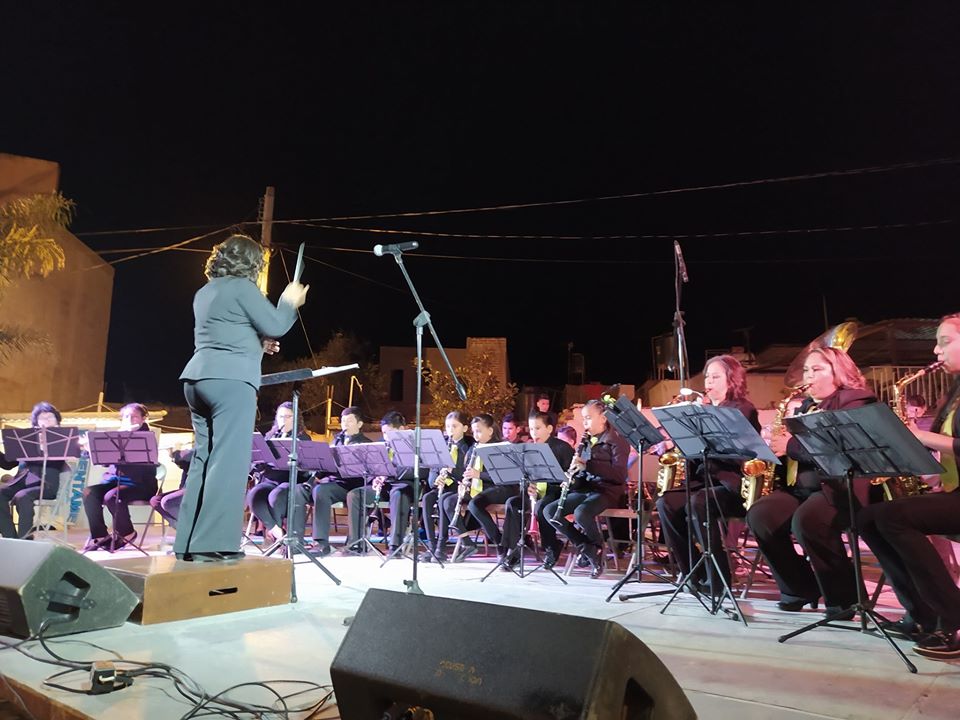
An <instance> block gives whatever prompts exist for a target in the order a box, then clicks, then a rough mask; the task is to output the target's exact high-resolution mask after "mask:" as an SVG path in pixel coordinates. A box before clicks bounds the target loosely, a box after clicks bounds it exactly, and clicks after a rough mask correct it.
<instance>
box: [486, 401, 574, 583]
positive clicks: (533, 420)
mask: <svg viewBox="0 0 960 720" xmlns="http://www.w3.org/2000/svg"><path fill="white" fill-rule="evenodd" d="M527 427H529V428H530V439H531V441H532V442H535V443H546V444H547V445H549V446H550V449H551V450H552V451H553V454H554V456H555V457H556V458H557V462H558V463H559V465H560V468H561V469H562V470H564V471H566V470H567V468H569V467H570V463H571V462H572V461H573V448H572V447H570V445H568V444H567V443H565V442H564V441H563V440H559V439H557V438H555V437H554V436H553V416H552V415H551V414H550V413H549V412H542V411H537V412H534V413H533V414H532V415H531V416H530V419H529V420H528V421H527ZM530 480H531V482H530V483H529V485H528V486H527V493H528V495H529V498H528V499H527V500H525V501H524V502H526V503H527V508H526V514H525V515H524V516H523V517H522V518H521V517H520V505H521V503H520V495H514V496H513V497H511V498H507V502H506V507H505V510H504V513H503V533H502V538H501V540H500V547H501V554H502V555H504V556H505V558H506V561H505V563H504V565H503V566H502V568H503V569H504V570H509V569H510V568H513V567H516V565H517V563H518V562H520V553H519V552H518V551H517V543H518V541H519V540H520V534H521V533H523V532H525V531H526V528H527V527H528V525H529V523H530V512H531V508H534V507H536V504H537V502H540V503H541V506H542V505H543V504H544V501H545V502H546V503H547V504H549V503H550V502H552V501H553V500H556V499H557V498H558V497H559V496H560V485H559V483H545V482H538V478H530ZM547 498H549V499H547ZM537 519H538V523H539V522H542V524H538V527H539V528H540V532H541V536H542V534H543V532H544V530H543V528H544V526H548V527H549V528H550V530H548V531H547V533H548V534H549V535H551V536H552V537H553V538H554V540H553V543H551V547H552V549H553V551H554V564H556V550H555V544H556V535H555V533H553V532H551V531H552V530H553V526H552V525H550V523H548V522H546V521H543V520H542V518H539V517H538V518H537ZM544 547H546V545H545V546H544ZM551 567H552V566H551Z"/></svg>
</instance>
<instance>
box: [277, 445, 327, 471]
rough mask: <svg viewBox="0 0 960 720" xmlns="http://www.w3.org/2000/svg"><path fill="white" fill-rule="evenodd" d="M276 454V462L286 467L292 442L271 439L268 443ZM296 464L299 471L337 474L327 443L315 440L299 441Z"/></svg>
mask: <svg viewBox="0 0 960 720" xmlns="http://www.w3.org/2000/svg"><path fill="white" fill-rule="evenodd" d="M268 442H269V443H270V445H271V446H272V447H273V449H274V450H275V451H276V453H277V462H278V463H279V464H280V465H284V466H286V465H287V463H289V462H290V446H291V444H292V442H293V441H292V440H287V439H272V440H269V441H268ZM297 464H298V465H299V467H300V469H301V470H307V471H309V472H317V471H320V472H324V473H328V474H329V473H335V472H337V461H336V459H335V458H334V457H333V450H332V449H331V448H330V444H329V443H325V442H318V441H316V440H300V441H299V442H298V443H297Z"/></svg>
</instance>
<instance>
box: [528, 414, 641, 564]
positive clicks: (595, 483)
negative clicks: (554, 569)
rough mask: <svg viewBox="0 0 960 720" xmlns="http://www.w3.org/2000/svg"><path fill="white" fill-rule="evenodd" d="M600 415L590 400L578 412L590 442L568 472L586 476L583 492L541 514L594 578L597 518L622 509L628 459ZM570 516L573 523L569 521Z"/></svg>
mask: <svg viewBox="0 0 960 720" xmlns="http://www.w3.org/2000/svg"><path fill="white" fill-rule="evenodd" d="M603 411H604V405H603V403H602V402H600V401H599V400H590V401H589V402H588V403H587V404H586V405H584V406H583V407H582V408H581V409H580V414H581V415H582V417H583V429H584V432H586V433H588V434H589V435H590V440H589V443H588V444H587V446H586V448H585V450H584V451H583V453H582V454H580V455H578V456H575V457H574V458H573V463H572V464H571V468H573V469H575V470H577V471H584V472H585V480H584V488H583V489H581V490H571V491H569V492H568V493H567V496H566V498H564V503H563V506H562V507H559V505H560V500H559V499H558V500H555V501H553V502H551V503H550V504H548V505H547V506H546V507H545V508H544V510H543V512H544V515H545V516H546V517H547V519H548V521H549V522H550V524H552V525H553V526H554V527H555V528H557V530H559V531H560V532H561V533H563V535H565V536H566V537H567V539H568V540H570V542H572V543H573V544H574V545H575V546H576V548H577V551H578V552H579V553H580V554H582V555H583V556H584V557H586V558H587V560H588V561H589V563H590V566H591V567H592V572H591V573H590V575H591V577H593V578H598V577H600V575H601V574H602V573H603V536H602V535H601V534H600V528H599V527H597V515H599V514H600V513H602V512H603V511H604V510H606V509H607V508H612V507H622V506H624V504H625V502H626V492H627V460H628V459H629V457H630V444H629V443H628V442H627V441H626V440H625V439H624V438H623V437H622V436H621V435H620V433H618V432H617V431H616V430H614V429H613V428H612V427H610V426H609V425H608V423H607V418H606V416H604V414H603ZM558 507H559V510H558ZM571 514H572V515H573V518H574V519H573V522H570V520H569V519H568V517H569V516H570V515H571Z"/></svg>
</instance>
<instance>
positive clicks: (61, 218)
mask: <svg viewBox="0 0 960 720" xmlns="http://www.w3.org/2000/svg"><path fill="white" fill-rule="evenodd" d="M73 208H74V203H73V201H72V200H68V199H67V198H65V197H64V196H63V195H61V194H60V193H59V192H55V193H49V194H46V193H44V194H37V195H31V196H29V197H24V198H18V199H16V200H11V201H10V202H8V203H6V204H5V205H0V302H2V301H3V296H4V295H5V294H6V291H7V290H8V289H9V288H10V286H11V285H12V284H13V283H15V282H17V281H18V280H22V279H26V278H34V277H46V276H47V275H49V274H50V273H52V272H54V271H56V270H62V269H63V267H64V264H65V256H64V253H63V248H62V247H61V246H60V243H58V242H57V240H56V235H57V233H58V232H62V231H63V230H65V229H66V227H67V225H68V224H69V222H70V219H71V218H72V216H73ZM49 347H50V338H48V337H47V336H46V335H44V334H43V333H40V332H37V331H35V330H31V329H29V328H21V327H17V326H16V325H12V324H10V323H3V322H0V363H3V362H6V361H7V360H9V359H10V358H11V357H12V356H13V355H15V354H17V353H21V352H25V351H27V350H42V349H47V348H49Z"/></svg>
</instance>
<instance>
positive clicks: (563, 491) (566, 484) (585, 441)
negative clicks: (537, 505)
mask: <svg viewBox="0 0 960 720" xmlns="http://www.w3.org/2000/svg"><path fill="white" fill-rule="evenodd" d="M588 447H590V435H588V434H587V433H584V434H583V438H581V440H580V444H579V445H578V446H577V452H576V453H574V460H576V458H578V457H580V456H581V455H583V453H584V452H586V450H587V448H588ZM574 460H571V461H570V467H569V468H568V469H567V472H566V473H564V474H565V475H566V477H567V479H566V480H564V481H563V482H562V483H561V484H560V499H559V500H558V501H557V510H556V512H554V513H553V517H552V518H550V522H551V523H554V522H557V521H559V520H560V518H562V517H563V505H564V503H566V501H567V493H568V492H570V486H571V485H572V484H573V483H574V478H575V477H576V475H577V472H578V471H577V470H576V469H575V468H576V465H575V463H574Z"/></svg>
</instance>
